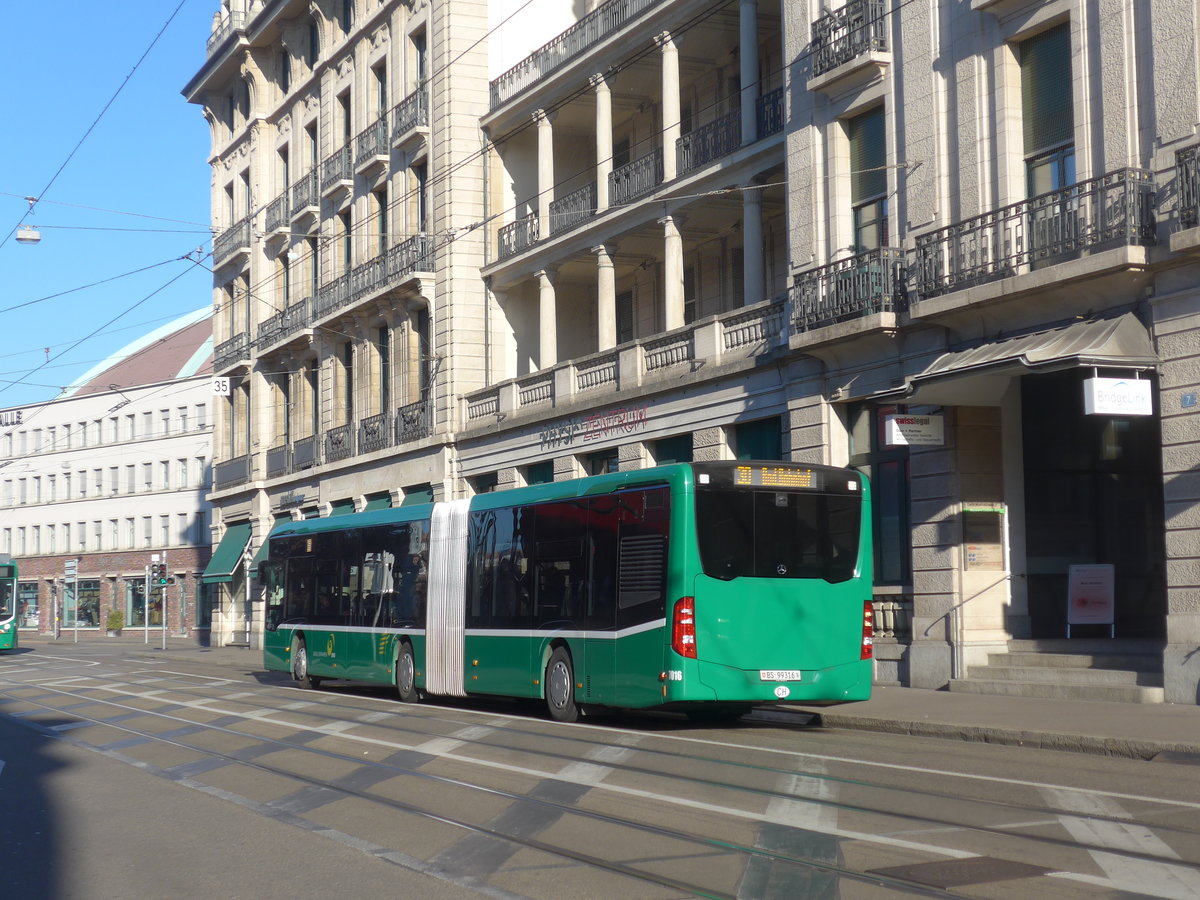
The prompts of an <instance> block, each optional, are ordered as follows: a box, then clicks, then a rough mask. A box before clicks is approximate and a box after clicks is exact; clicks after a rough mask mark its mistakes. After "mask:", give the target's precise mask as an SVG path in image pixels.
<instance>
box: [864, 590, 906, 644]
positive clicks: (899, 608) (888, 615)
mask: <svg viewBox="0 0 1200 900" xmlns="http://www.w3.org/2000/svg"><path fill="white" fill-rule="evenodd" d="M871 608H872V610H873V611H874V614H875V615H874V623H875V637H880V638H893V639H894V640H897V641H910V640H912V617H913V602H912V600H909V599H900V600H882V599H878V598H877V599H873V600H872V601H871Z"/></svg>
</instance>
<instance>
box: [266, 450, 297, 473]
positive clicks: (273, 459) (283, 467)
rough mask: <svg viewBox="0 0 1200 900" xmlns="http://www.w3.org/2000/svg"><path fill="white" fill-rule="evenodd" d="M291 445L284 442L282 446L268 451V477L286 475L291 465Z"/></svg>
mask: <svg viewBox="0 0 1200 900" xmlns="http://www.w3.org/2000/svg"><path fill="white" fill-rule="evenodd" d="M290 451H291V447H289V446H288V445H287V444H284V445H283V446H281V447H272V448H270V449H269V450H268V451H267V477H268V478H275V477H277V476H279V475H286V474H287V473H288V469H289V468H290V465H291V457H292V454H291V452H290Z"/></svg>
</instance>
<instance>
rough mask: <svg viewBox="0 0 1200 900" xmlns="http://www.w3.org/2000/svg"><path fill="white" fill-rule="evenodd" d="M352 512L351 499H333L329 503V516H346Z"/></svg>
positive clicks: (352, 503) (352, 504)
mask: <svg viewBox="0 0 1200 900" xmlns="http://www.w3.org/2000/svg"><path fill="white" fill-rule="evenodd" d="M352 512H354V501H353V500H334V501H333V502H332V503H331V504H329V514H330V515H331V516H348V515H350V514H351V513H352Z"/></svg>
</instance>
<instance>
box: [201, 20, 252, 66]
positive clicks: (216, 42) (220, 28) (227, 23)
mask: <svg viewBox="0 0 1200 900" xmlns="http://www.w3.org/2000/svg"><path fill="white" fill-rule="evenodd" d="M245 27H246V14H245V13H244V12H231V13H229V14H228V15H226V16H223V17H222V18H221V21H220V23H218V25H217V27H216V28H215V29H214V30H213V33H212V34H211V35H209V38H208V46H207V47H206V49H207V51H208V55H209V56H212V55H213V54H214V53H216V52H217V50H218V49H219V48H220V46H221V45H222V44H223V43H225V39H226V38H227V37H229V36H230V35H231V34H233V33H234V32H235V31H240V30H242V29H243V28H245Z"/></svg>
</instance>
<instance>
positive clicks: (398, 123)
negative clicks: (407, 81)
mask: <svg viewBox="0 0 1200 900" xmlns="http://www.w3.org/2000/svg"><path fill="white" fill-rule="evenodd" d="M428 125H429V87H428V86H427V85H422V86H421V87H419V88H417V89H416V90H415V91H413V92H412V93H411V94H409V95H408V96H407V97H405V98H404V99H403V100H401V101H400V102H399V103H397V104H396V105H395V106H393V107H392V143H394V144H395V143H399V142H401V141H403V140H404V138H405V137H406V136H407V135H409V134H410V133H412V132H413V131H414V130H415V129H417V128H425V127H427V126H428Z"/></svg>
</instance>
